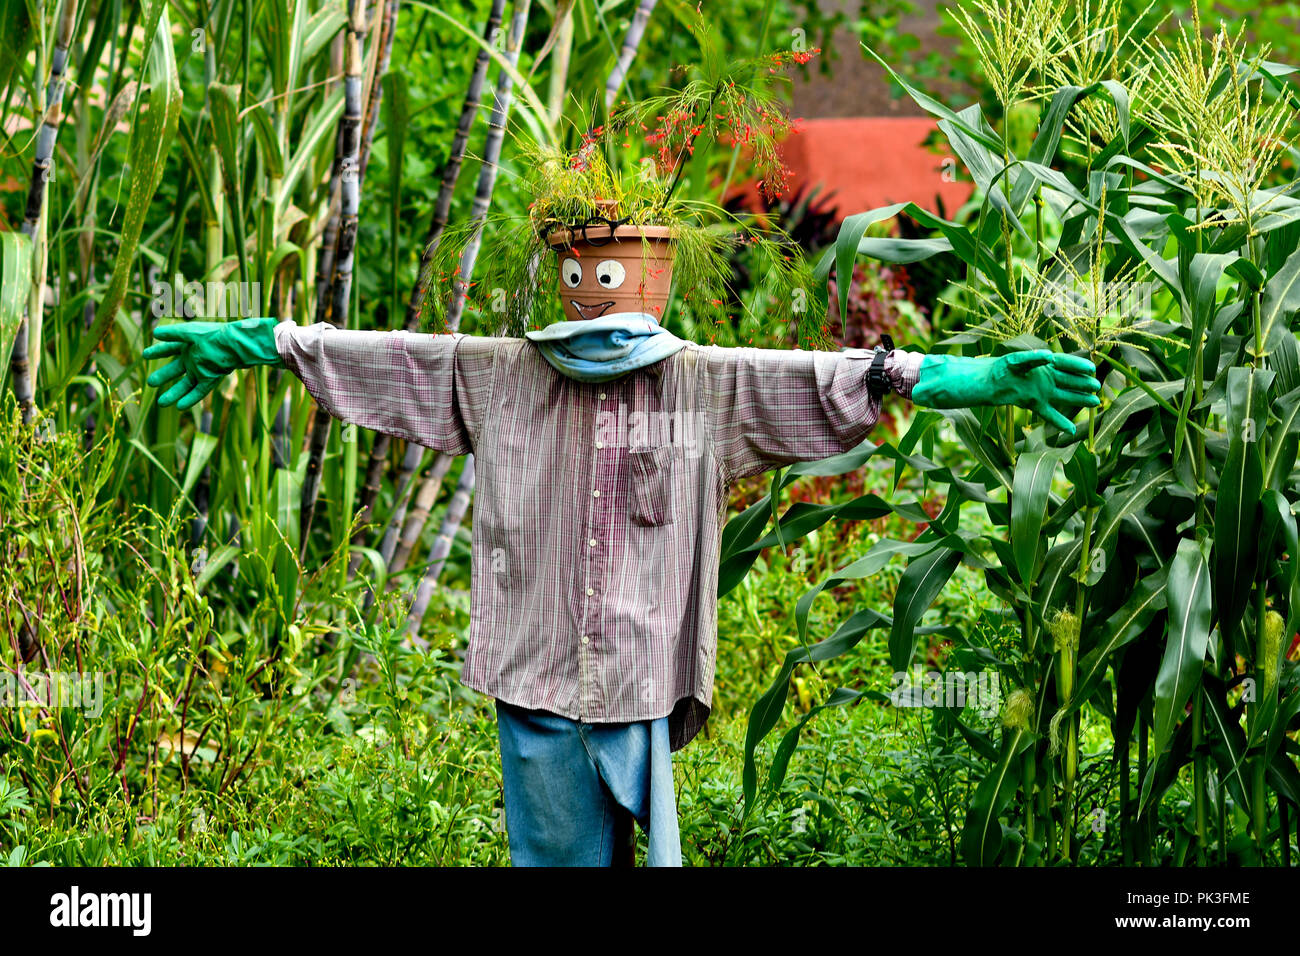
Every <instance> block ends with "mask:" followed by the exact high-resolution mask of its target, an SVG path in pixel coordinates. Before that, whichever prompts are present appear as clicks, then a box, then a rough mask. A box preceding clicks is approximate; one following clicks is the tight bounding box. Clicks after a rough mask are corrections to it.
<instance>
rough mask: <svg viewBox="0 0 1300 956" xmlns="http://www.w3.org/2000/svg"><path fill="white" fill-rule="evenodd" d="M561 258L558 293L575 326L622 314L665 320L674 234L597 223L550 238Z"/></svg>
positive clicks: (660, 228)
mask: <svg viewBox="0 0 1300 956" xmlns="http://www.w3.org/2000/svg"><path fill="white" fill-rule="evenodd" d="M547 242H548V243H549V244H550V246H551V248H553V249H554V250H555V254H556V255H557V256H559V259H560V270H559V271H560V279H559V293H560V301H561V302H563V303H564V316H565V318H566V319H568V320H570V321H577V320H579V319H595V318H598V317H600V316H602V315H614V314H616V313H618V312H647V313H649V314H650V315H653V316H654V317H655V319H656V320H659V319H662V318H663V314H664V309H665V308H666V307H667V305H668V290H669V288H670V287H671V286H672V281H673V244H672V230H671V229H670V228H668V227H667V226H629V225H622V226H613V227H612V228H611V226H610V224H609V223H607V222H593V223H589V224H588V225H587V226H585V227H583V228H581V229H577V230H569V229H561V230H557V231H556V232H553V233H551V235H550V236H549V237H548V239H547Z"/></svg>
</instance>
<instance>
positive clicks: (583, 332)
mask: <svg viewBox="0 0 1300 956" xmlns="http://www.w3.org/2000/svg"><path fill="white" fill-rule="evenodd" d="M524 335H525V336H526V337H527V338H528V339H529V340H530V341H531V342H532V343H533V344H534V345H536V346H537V347H538V348H539V349H540V350H541V352H542V357H543V358H545V359H546V361H547V362H549V363H550V364H551V365H552V366H553V367H554V368H555V369H556V371H558V372H560V373H561V374H563V375H567V376H568V377H569V378H572V379H576V380H577V381H579V382H608V381H609V380H610V379H614V378H618V377H619V376H620V375H624V374H626V373H628V372H631V371H634V370H635V369H639V368H644V367H645V366H647V365H653V364H654V363H655V362H659V361H662V360H663V359H666V358H668V356H670V355H673V354H675V353H676V352H678V351H679V350H681V349H683V348H685V347H686V342H685V340H683V339H679V338H678V337H677V336H675V335H673V334H672V333H671V332H669V331H668V330H667V329H665V328H664V327H663V326H661V325H660V324H659V323H658V322H656V321H655V318H654V316H652V315H650V314H648V313H646V312H619V313H615V314H614V315H602V316H600V317H599V318H596V319H581V320H578V321H560V322H554V323H552V324H551V325H548V326H547V327H546V328H544V329H536V330H534V331H532V332H525V333H524Z"/></svg>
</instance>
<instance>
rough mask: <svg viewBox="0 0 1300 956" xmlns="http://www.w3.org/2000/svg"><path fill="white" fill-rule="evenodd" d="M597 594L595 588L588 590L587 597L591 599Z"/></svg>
mask: <svg viewBox="0 0 1300 956" xmlns="http://www.w3.org/2000/svg"><path fill="white" fill-rule="evenodd" d="M595 593H596V589H595V588H587V597H591V596H592V595H593V594H595Z"/></svg>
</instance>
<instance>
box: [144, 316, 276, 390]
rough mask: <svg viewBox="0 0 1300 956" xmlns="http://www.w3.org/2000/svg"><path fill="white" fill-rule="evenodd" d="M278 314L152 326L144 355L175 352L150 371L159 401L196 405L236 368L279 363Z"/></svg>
mask: <svg viewBox="0 0 1300 956" xmlns="http://www.w3.org/2000/svg"><path fill="white" fill-rule="evenodd" d="M276 324H277V323H276V320H275V319H240V320H238V321H237V322H178V323H176V324H174V325H160V326H159V327H158V328H156V329H154V331H153V337H154V338H155V339H156V340H157V341H156V342H155V343H154V344H153V345H151V346H149V347H148V348H147V349H145V350H144V357H145V358H146V359H156V358H163V357H165V356H168V355H174V356H176V357H175V358H174V359H172V360H171V361H170V362H168V363H167V364H166V365H164V366H163V367H162V368H160V369H158V370H157V371H156V372H154V373H153V374H152V375H150V376H149V384H150V385H152V386H153V387H154V388H162V387H163V386H165V385H167V384H168V383H174V384H172V385H171V387H170V388H168V389H167V390H166V391H164V392H163V393H162V395H160V396H159V397H158V404H159V405H175V406H176V407H177V408H179V409H186V408H189V407H191V406H192V405H196V404H198V403H199V401H201V400H202V399H203V396H204V395H206V394H208V392H210V391H212V390H213V389H214V388H216V387H217V383H218V382H220V381H221V380H222V379H223V378H225V377H226V376H227V375H229V374H230V373H231V372H233V371H235V369H240V368H248V367H250V366H253V365H277V366H279V367H281V368H283V367H284V363H283V362H282V361H281V360H280V352H279V350H278V349H276V347H275V326H276Z"/></svg>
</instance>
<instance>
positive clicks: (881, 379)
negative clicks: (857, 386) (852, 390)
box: [867, 335, 894, 401]
mask: <svg viewBox="0 0 1300 956" xmlns="http://www.w3.org/2000/svg"><path fill="white" fill-rule="evenodd" d="M893 350H894V340H893V339H892V338H890V337H889V336H888V335H882V336H881V337H880V344H879V345H877V346H876V349H875V353H876V354H875V355H873V356H872V357H871V368H870V369H869V370H868V371H867V392H868V393H869V394H870V395H871V397H872V398H873V399H875V400H876V401H880V400H881V399H883V398H884V397H885V393H886V392H888V391H889V380H888V379H887V378H885V357H886V356H887V355H889V353H890V352H892V351H893Z"/></svg>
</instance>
